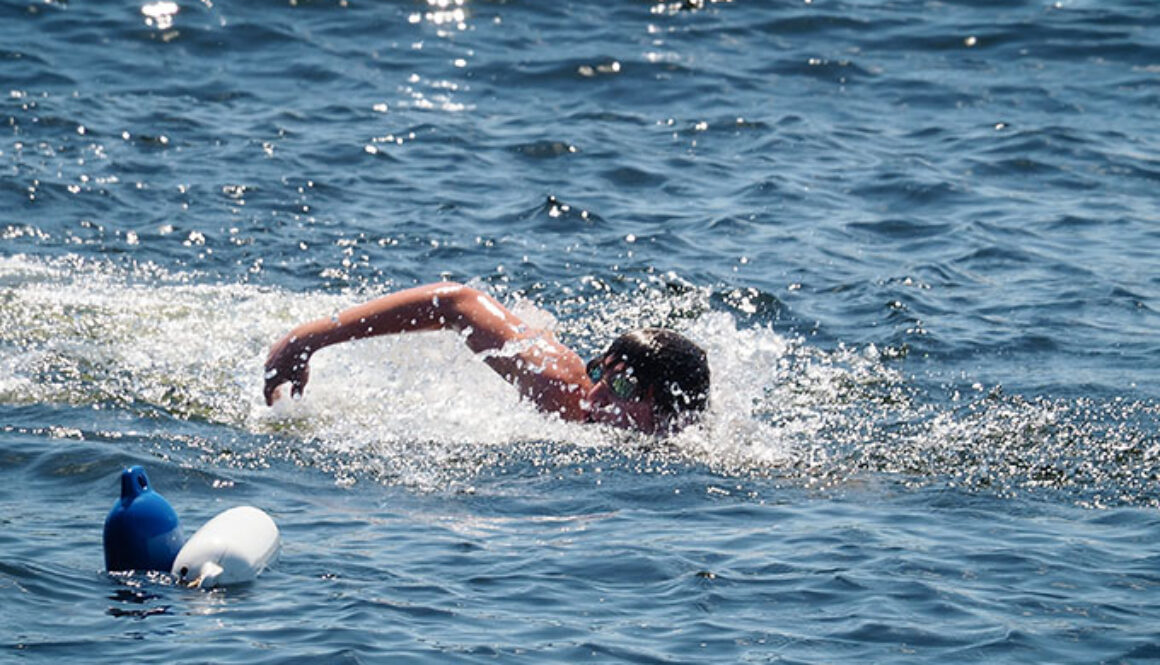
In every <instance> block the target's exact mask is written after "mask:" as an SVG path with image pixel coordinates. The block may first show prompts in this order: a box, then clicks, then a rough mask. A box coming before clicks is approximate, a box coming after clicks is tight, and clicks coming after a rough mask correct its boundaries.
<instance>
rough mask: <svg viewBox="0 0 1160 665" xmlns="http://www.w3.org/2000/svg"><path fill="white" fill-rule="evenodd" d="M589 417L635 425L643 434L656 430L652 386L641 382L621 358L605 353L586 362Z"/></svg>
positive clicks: (601, 421)
mask: <svg viewBox="0 0 1160 665" xmlns="http://www.w3.org/2000/svg"><path fill="white" fill-rule="evenodd" d="M588 378H589V379H591V380H592V388H591V389H590V390H589V391H588V395H587V402H588V420H589V421H590V422H596V423H604V424H606V425H612V426H614V427H623V428H625V429H636V430H640V431H642V432H644V433H646V434H651V433H653V432H655V431H656V428H657V422H656V414H655V413H654V411H653V397H652V387H651V386H649V387H647V388H646V387H644V386H642V385H640V384H639V383H638V382H637V381H636V379H635V377H634V376H633V371H632V368H631V367H629V366H628V364H627V363H625V362H624V361H623V360H618V359H616V358H614V357H612V356H609V355H605V356H600V357H598V358H596V359H594V360H593V361H592V362H590V363H588Z"/></svg>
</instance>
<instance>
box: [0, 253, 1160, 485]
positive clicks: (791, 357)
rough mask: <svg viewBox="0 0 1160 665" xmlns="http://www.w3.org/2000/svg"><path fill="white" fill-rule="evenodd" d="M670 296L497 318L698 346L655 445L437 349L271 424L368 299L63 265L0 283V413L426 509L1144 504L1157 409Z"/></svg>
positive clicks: (364, 353) (330, 356)
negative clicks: (565, 472)
mask: <svg viewBox="0 0 1160 665" xmlns="http://www.w3.org/2000/svg"><path fill="white" fill-rule="evenodd" d="M673 277H674V276H672V275H667V276H664V277H663V278H661V277H656V276H646V277H645V278H642V279H641V281H640V282H639V288H638V289H634V290H632V291H630V292H629V293H626V294H621V295H611V294H605V295H606V296H607V297H604V298H601V297H594V296H593V295H592V294H582V293H581V294H578V293H577V292H576V291H573V292H572V294H571V295H569V296H567V297H565V298H564V299H563V300H562V302H561V303H559V310H560V311H562V312H564V313H565V314H566V316H562V317H561V320H559V321H555V320H554V319H553V318H552V315H551V313H549V312H547V311H544V310H542V309H539V308H538V307H537V304H533V303H531V302H530V301H528V300H526V299H523V298H520V297H518V296H515V295H510V294H509V297H507V298H506V299H507V300H508V301H509V303H510V304H511V305H512V306H513V308H515V309H516V310H517V311H519V312H520V313H521V315H523V316H527V317H530V318H538V319H540V321H539V322H540V323H543V324H547V325H552V326H555V331H556V334H557V335H558V336H559V337H561V339H563V340H565V341H566V342H568V343H572V344H575V345H576V347H577V348H578V349H580V350H581V352H583V353H596V352H598V351H599V350H600V349H601V348H603V346H604V345H606V344H607V343H608V342H609V341H611V339H612V338H613V337H614V336H615V335H616V334H618V333H619V332H621V331H623V330H625V329H629V328H632V327H635V326H638V325H646V324H649V323H655V322H663V323H666V324H668V325H672V326H674V327H677V328H680V329H682V330H683V331H684V332H685V333H686V334H688V335H689V336H690V337H691V338H692V339H694V340H696V341H698V342H699V343H701V344H703V345H704V346H705V348H706V350H707V352H708V354H709V357H710V359H711V365H712V370H713V377H714V381H713V388H712V395H711V407H710V411H709V413H708V414H707V416H706V418H705V419H704V420H703V422H702V423H701V424H699V425H697V426H695V427H691V428H689V429H687V430H686V431H684V432H682V433H680V434H679V435H677V436H675V437H673V438H671V439H669V440H667V441H663V442H658V441H655V440H653V439H651V438H648V437H642V436H638V435H633V434H628V433H624V432H615V431H609V430H606V429H602V428H599V427H589V426H580V425H575V424H568V423H563V422H560V421H558V420H556V419H554V418H550V417H545V416H543V415H541V414H539V413H537V412H536V411H535V409H534V408H533V407H531V406H530V405H529V404H527V403H524V402H521V401H519V400H518V399H517V397H516V393H515V391H513V390H511V389H510V387H509V386H507V385H506V384H505V383H504V382H503V381H502V380H501V379H500V378H499V377H498V376H497V375H495V374H494V373H493V372H492V371H491V370H489V369H488V368H487V367H486V366H485V365H484V364H483V363H481V362H479V360H478V359H477V358H475V357H473V356H472V354H471V353H470V352H469V351H468V350H467V349H466V348H465V346H464V345H463V344H462V342H461V341H460V340H458V339H457V338H456V336H455V335H454V334H451V333H427V334H422V335H412V336H399V337H391V338H376V339H372V340H364V341H361V342H358V343H354V344H346V345H341V346H339V347H334V348H331V349H327V350H325V351H323V352H320V353H318V354H316V356H315V357H314V358H313V360H312V363H311V381H310V384H309V385H308V387H307V389H306V392H305V395H304V397H303V398H302V399H300V400H293V401H291V400H288V399H284V400H281V401H280V402H278V403H277V404H276V405H275V408H273V409H269V408H267V407H266V406H265V404H264V403H263V401H262V398H261V385H260V383H261V375H262V369H261V368H262V364H263V362H264V359H265V356H266V353H267V351H268V347H269V345H270V343H271V342H272V341H274V340H276V339H277V338H278V337H280V336H281V335H282V334H284V333H285V332H286V331H287V330H289V329H290V328H291V327H292V326H293V325H294V324H295V323H297V322H301V321H304V320H307V319H310V318H316V317H318V316H325V315H326V314H327V313H333V312H336V311H338V310H339V309H342V308H343V307H346V306H349V305H351V304H354V303H355V302H358V301H361V300H364V299H366V298H369V297H372V296H374V295H376V294H375V293H369V292H365V291H360V292H357V293H355V292H349V293H340V294H324V293H313V294H300V293H293V292H288V291H283V290H278V289H265V288H260V287H255V286H252V285H246V284H225V285H221V284H218V285H215V284H204V283H197V280H196V279H195V276H193V275H189V274H169V273H165V272H163V271H160V270H158V269H156V268H155V267H152V266H139V267H137V268H135V269H132V270H126V269H122V268H117V267H113V266H111V265H109V264H106V263H100V262H84V261H79V260H76V259H73V258H67V259H58V260H41V259H32V258H26V257H19V256H18V257H12V258H8V259H4V260H2V261H0V285H2V287H0V288H2V291H0V298H2V299H3V301H4V303H5V306H4V308H3V309H2V310H0V354H2V355H3V358H2V362H0V401H3V402H6V403H9V404H37V403H57V404H69V405H74V406H83V407H91V408H92V409H94V410H98V411H99V410H108V409H113V410H117V409H122V410H127V411H129V412H132V413H134V414H136V415H137V416H139V417H141V418H145V419H150V418H153V419H156V418H167V419H177V420H195V421H200V422H205V423H209V424H211V425H215V426H221V427H223V428H225V431H226V432H235V433H241V434H242V435H243V436H244V437H245V438H246V440H247V441H248V443H247V444H245V445H241V446H239V444H238V441H237V438H238V437H237V436H223V441H221V442H214V441H210V442H206V441H202V440H198V441H195V442H187V444H186V445H189V446H190V447H192V448H198V449H201V450H200V452H201V453H203V454H206V455H208V457H209V459H210V460H211V461H213V462H215V463H221V464H241V465H249V466H258V465H262V464H266V463H268V461H269V459H270V458H274V459H288V460H293V461H294V462H296V463H298V464H303V465H310V466H313V467H317V468H322V469H325V470H326V471H328V472H330V473H333V474H334V476H335V478H336V480H337V481H338V482H342V483H352V482H357V481H358V480H359V479H373V480H375V481H378V482H388V483H401V484H405V485H410V486H414V487H419V488H425V489H430V490H442V489H447V488H450V487H464V486H469V485H470V483H471V482H472V479H473V478H474V477H475V476H476V475H477V474H479V473H480V472H482V471H485V470H488V469H493V468H495V467H497V466H502V465H503V464H505V463H507V462H508V461H510V460H512V459H513V458H515V459H525V460H528V461H532V462H533V463H534V464H536V465H537V466H540V467H542V468H544V469H547V470H550V469H551V468H552V467H553V466H557V465H564V464H570V463H574V462H575V460H577V459H592V458H598V459H600V460H601V462H602V464H603V465H604V466H606V467H609V466H613V467H614V466H617V465H621V466H623V467H624V468H640V466H639V462H640V460H641V459H644V458H647V459H650V460H653V461H654V462H655V461H657V460H660V461H661V462H662V463H663V464H666V465H672V464H677V465H688V464H694V465H703V466H705V467H707V468H710V469H712V470H713V471H714V472H715V473H719V474H723V475H725V476H729V477H735V476H747V475H752V474H760V475H763V476H768V475H773V476H776V477H779V478H783V479H785V480H786V481H787V482H793V483H795V484H804V485H806V486H817V487H826V488H831V489H833V488H841V487H843V486H844V485H846V484H848V483H850V482H853V481H856V480H857V478H859V477H860V476H862V475H864V474H866V473H875V474H890V475H893V476H897V477H900V478H902V479H903V480H904V481H905V482H908V483H917V484H928V483H932V482H934V483H945V484H947V485H950V486H956V485H958V486H964V487H967V488H969V489H972V490H975V491H987V492H998V493H1002V494H1015V493H1019V492H1029V491H1040V490H1044V489H1048V490H1063V491H1066V492H1069V493H1071V494H1072V495H1073V496H1074V498H1075V500H1077V501H1079V502H1081V503H1085V504H1089V505H1107V504H1125V503H1126V504H1148V505H1152V504H1156V503H1157V502H1158V501H1160V495H1158V493H1157V491H1156V490H1155V489H1154V486H1155V482H1154V481H1155V479H1156V478H1157V477H1158V476H1160V444H1158V443H1157V441H1156V438H1155V435H1154V434H1153V432H1155V431H1156V428H1155V424H1156V420H1157V415H1158V410H1157V407H1156V405H1154V404H1150V403H1146V402H1140V401H1128V400H1122V399H1115V400H1112V401H1111V402H1109V403H1097V402H1094V401H1092V400H1090V399H1077V400H1070V401H1068V400H1061V399H1048V398H1035V399H1025V398H1022V397H1020V396H1018V395H1011V396H1008V395H1004V394H1003V392H1002V389H1001V387H998V386H991V387H985V386H982V385H980V384H977V383H976V384H974V385H970V386H961V387H949V386H943V387H939V386H930V385H925V384H924V382H923V381H921V379H920V378H917V377H907V376H904V375H903V374H902V373H901V372H899V371H898V370H897V369H896V368H895V366H894V364H893V363H894V360H893V358H892V357H891V354H883V353H882V352H880V351H879V350H878V349H877V348H875V347H873V346H870V347H866V348H860V349H855V348H847V347H845V346H843V345H838V346H837V347H836V348H834V349H831V350H825V349H822V348H819V347H817V346H813V345H811V344H809V343H808V342H807V341H806V340H805V339H804V338H800V337H799V338H790V337H786V336H784V335H782V334H780V333H778V332H776V331H774V330H772V329H771V328H770V327H768V326H765V325H739V320H738V318H737V317H736V316H735V315H734V314H733V313H731V312H726V311H720V310H719V309H714V308H713V306H712V305H711V304H710V300H711V294H710V293H708V292H707V291H705V290H698V289H690V288H680V289H676V290H673V289H669V290H667V291H666V290H664V285H665V284H670V283H671V282H670V280H671V279H672V278H673ZM658 285H659V286H658ZM481 286H482V285H481ZM501 297H502V296H501ZM542 305H543V306H545V307H552V308H555V305H553V304H551V303H543V304H542ZM948 390H949V391H950V392H949V394H947V395H945V396H943V395H942V394H941V393H942V392H945V391H948ZM174 441H176V442H178V443H176V444H175V445H182V444H181V443H180V442H181V441H182V439H181V438H180V437H176V438H175V439H174Z"/></svg>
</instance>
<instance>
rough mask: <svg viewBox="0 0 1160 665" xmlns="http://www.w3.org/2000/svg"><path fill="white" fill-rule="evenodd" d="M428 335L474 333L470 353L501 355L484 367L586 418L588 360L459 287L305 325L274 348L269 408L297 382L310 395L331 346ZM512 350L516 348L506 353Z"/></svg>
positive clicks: (570, 415) (413, 293)
mask: <svg viewBox="0 0 1160 665" xmlns="http://www.w3.org/2000/svg"><path fill="white" fill-rule="evenodd" d="M425 330H454V331H457V332H461V333H462V332H466V333H467V334H466V336H465V341H466V342H467V346H468V348H470V349H471V350H472V351H474V352H475V353H483V352H485V351H491V352H495V353H491V354H489V355H488V356H487V357H485V358H484V362H486V363H487V364H488V366H490V367H491V368H492V369H493V370H495V371H496V372H497V373H499V374H500V375H501V376H503V377H504V379H506V380H507V381H508V382H510V383H512V384H514V385H515V386H516V387H517V388H518V389H519V391H520V394H521V395H523V396H524V397H526V398H528V399H530V400H532V401H533V402H534V403H535V404H536V406H538V407H539V408H540V409H541V410H543V411H549V412H553V413H558V414H560V416H561V417H563V418H564V419H565V420H581V419H583V417H584V412H583V408H582V407H581V405H580V400H581V398H582V397H583V396H584V395H585V393H586V392H587V390H588V389H589V388H590V387H591V382H590V381H589V379H588V376H587V374H586V372H585V371H584V362H583V361H582V360H581V359H580V356H578V355H577V354H576V352H575V351H573V350H571V349H569V348H568V347H566V346H564V345H563V344H561V343H559V342H558V341H556V339H555V338H554V337H553V336H552V335H551V333H550V332H548V331H546V330H543V329H540V328H532V327H530V326H528V325H527V324H526V323H524V321H523V320H521V319H520V318H519V317H518V316H516V315H515V314H512V313H511V312H510V311H508V309H507V308H505V307H504V306H503V305H501V304H500V303H499V302H497V301H496V300H495V299H494V298H492V297H491V296H489V295H487V294H486V293H483V292H481V291H478V290H476V289H472V288H470V287H467V286H463V285H462V284H455V283H452V282H443V283H439V284H428V285H426V286H417V287H414V288H410V289H405V290H403V291H398V292H395V293H392V294H389V295H386V296H383V297H381V298H377V299H375V300H372V301H370V302H367V303H363V304H362V305H357V306H355V307H351V308H350V309H347V310H344V311H342V312H339V314H338V315H337V316H334V317H330V318H322V319H316V320H314V321H309V322H307V323H303V324H302V325H299V326H297V327H296V328H294V329H293V330H291V331H290V332H289V333H288V334H287V335H286V336H285V337H283V338H282V339H281V340H279V341H278V342H277V343H275V344H274V346H273V347H272V348H271V349H270V355H269V357H268V358H267V359H266V382H265V388H264V391H263V392H264V393H265V396H266V404H267V405H272V404H273V403H274V402H275V401H276V400H277V399H278V398H279V396H280V388H279V387H280V386H281V385H282V384H283V383H290V386H291V394H292V395H300V394H302V390H303V388H305V387H306V382H307V381H308V380H309V376H310V365H309V363H310V357H311V356H312V355H313V354H314V353H315V352H316V351H318V350H319V349H321V348H323V347H326V346H330V345H332V344H338V343H341V342H347V341H350V340H355V339H362V338H364V337H375V336H378V335H394V334H398V333H405V332H419V331H425ZM508 344H511V345H512V346H511V347H509V348H508V349H506V350H505V349H504V346H505V345H508Z"/></svg>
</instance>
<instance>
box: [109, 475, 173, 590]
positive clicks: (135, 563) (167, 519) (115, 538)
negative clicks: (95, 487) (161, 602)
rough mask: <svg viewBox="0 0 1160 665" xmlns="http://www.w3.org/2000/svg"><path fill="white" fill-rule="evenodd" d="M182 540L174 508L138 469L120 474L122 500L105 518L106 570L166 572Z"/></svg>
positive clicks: (119, 500)
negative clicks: (155, 490) (154, 489)
mask: <svg viewBox="0 0 1160 665" xmlns="http://www.w3.org/2000/svg"><path fill="white" fill-rule="evenodd" d="M184 542H185V538H184V537H183V536H182V534H181V521H180V520H179V519H178V518H177V513H176V512H175V511H174V510H173V506H170V505H169V502H168V501H166V500H165V497H163V496H161V495H160V494H158V493H157V492H154V491H153V489H152V488H151V487H150V485H149V476H147V475H145V469H143V468H142V467H140V466H131V467H129V468H128V469H125V470H124V471H122V472H121V498H120V499H118V500H117V503H115V504H113V509H112V510H110V511H109V516H108V517H106V518H105V569H106V570H110V571H114V570H136V571H138V572H145V571H150V570H156V571H162V572H166V573H168V572H169V569H170V568H171V567H172V566H173V560H174V559H175V558H177V552H178V551H180V550H181V546H182V544H183V543H184Z"/></svg>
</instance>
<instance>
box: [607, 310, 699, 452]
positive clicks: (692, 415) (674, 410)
mask: <svg viewBox="0 0 1160 665" xmlns="http://www.w3.org/2000/svg"><path fill="white" fill-rule="evenodd" d="M609 357H612V358H615V359H616V360H617V361H618V362H619V361H623V362H624V364H625V365H627V366H628V367H631V368H632V376H633V377H634V378H635V380H636V381H637V382H638V383H639V385H640V388H641V391H642V393H644V394H649V395H651V396H652V400H653V409H652V410H653V414H654V416H655V422H656V427H655V430H656V431H658V432H673V431H676V430H679V429H681V428H682V427H684V426H685V425H688V424H689V423H691V422H692V421H694V420H696V419H697V418H698V417H699V416H700V414H701V412H703V411H704V410H705V407H706V406H708V404H709V362H708V360H707V358H706V357H705V351H704V350H703V349H701V347H699V346H697V345H696V344H694V343H693V342H692V341H691V340H689V339H688V338H687V337H685V336H684V335H681V334H680V333H676V332H673V331H672V330H666V329H663V328H644V329H642V330H634V331H633V332H630V333H626V334H624V335H621V336H620V337H618V338H617V339H616V341H614V342H613V343H612V345H611V346H609V347H608V351H606V352H605V353H604V355H603V358H609Z"/></svg>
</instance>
